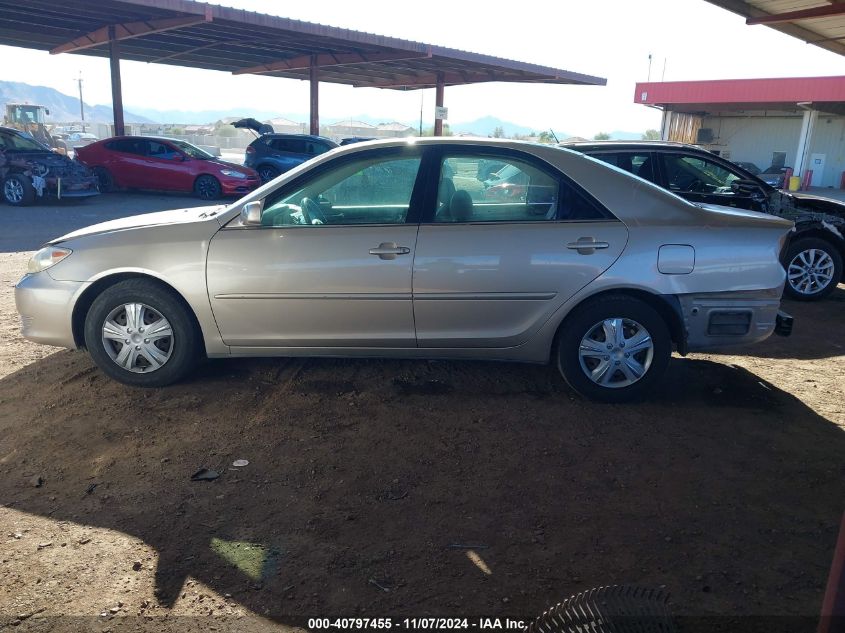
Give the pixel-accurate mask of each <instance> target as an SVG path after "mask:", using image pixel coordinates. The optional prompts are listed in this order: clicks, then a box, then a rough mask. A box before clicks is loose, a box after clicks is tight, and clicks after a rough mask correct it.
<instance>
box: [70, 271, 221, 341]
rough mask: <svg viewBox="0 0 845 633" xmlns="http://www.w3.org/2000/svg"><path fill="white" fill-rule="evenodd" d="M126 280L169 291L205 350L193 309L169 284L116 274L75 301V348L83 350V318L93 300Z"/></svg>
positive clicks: (152, 278)
mask: <svg viewBox="0 0 845 633" xmlns="http://www.w3.org/2000/svg"><path fill="white" fill-rule="evenodd" d="M127 279H144V280H146V281H150V282H152V283H154V284H156V285H158V286H161V287H162V288H164V289H166V290H167V291H169V292H170V293H171V294H173V296H174V297H176V298H177V299H178V300H179V301H180V302H181V303H182V306H183V307H184V308H185V310H186V311H187V312H188V314H189V315H190V317H191V320H192V321H193V322H194V327H195V328H196V330H197V333H198V334H199V337H200V341H201V343H202V346H203V348H205V338H204V336H203V332H202V328H201V327H200V324H199V320H198V319H197V315H196V314H195V313H194V310H193V308H191V306H190V304H189V303H188V302H187V301H185V299H184V298H183V297H182V295H181V294H179V292H178V291H177V290H176V289H175V288H174V287H173V286H171V285H170V284H167V283H165V282H163V281H161V279H156V278H155V277H150V276H149V275H144V274H142V273H117V274H114V275H109V276H108V277H103V278H102V279H98V280H97V281H95V282H94V283H93V284H91V285H90V286H89V287H88V288H86V289H85V292H83V293H82V296H80V297H79V299H78V300H77V301H76V305H74V306H73V314H72V316H71V326H72V328H73V342H74V343H75V344H76V347H77V348H80V349H82V348H84V347H85V317H86V316H87V315H88V310H89V309H90V308H91V304H93V303H94V300H95V299H96V298H97V297H99V296H100V295H101V294H102V293H103V292H104V291H105V290H106V289H107V288H111V287H112V286H113V285H115V284H117V283H120V282H121V281H126V280H127Z"/></svg>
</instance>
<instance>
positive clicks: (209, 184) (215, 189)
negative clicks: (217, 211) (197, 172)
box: [194, 174, 223, 200]
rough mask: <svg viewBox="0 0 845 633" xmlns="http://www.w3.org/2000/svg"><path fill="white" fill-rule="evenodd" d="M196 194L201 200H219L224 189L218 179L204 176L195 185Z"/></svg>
mask: <svg viewBox="0 0 845 633" xmlns="http://www.w3.org/2000/svg"><path fill="white" fill-rule="evenodd" d="M194 194H195V195H196V196H197V198H200V199H201V200H217V198H219V197H220V196H222V195H223V188H222V187H221V186H220V181H219V180H217V178H215V177H214V176H209V175H208V174H204V175H202V176H200V177H199V178H197V181H196V182H195V183H194Z"/></svg>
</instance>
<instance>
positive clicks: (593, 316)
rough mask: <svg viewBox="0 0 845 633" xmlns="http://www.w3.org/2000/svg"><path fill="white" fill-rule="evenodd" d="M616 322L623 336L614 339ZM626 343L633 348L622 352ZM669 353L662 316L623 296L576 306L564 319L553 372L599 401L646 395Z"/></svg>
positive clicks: (649, 307) (668, 340) (643, 303)
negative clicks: (555, 367) (632, 350)
mask: <svg viewBox="0 0 845 633" xmlns="http://www.w3.org/2000/svg"><path fill="white" fill-rule="evenodd" d="M619 323H621V324H622V328H621V332H622V338H621V339H616V338H615V336H613V334H614V332H615V331H616V330H618V329H619V328H618V324H619ZM605 324H606V325H607V327H605ZM611 326H615V329H614V327H611ZM608 327H610V329H608ZM609 335H610V336H609ZM608 338H610V339H611V340H610V342H609V343H608ZM582 344H583V351H582ZM608 344H610V345H611V349H607V347H606V346H607V345H608ZM626 345H627V346H628V350H631V349H635V350H636V351H634V352H633V353H631V352H630V351H627V350H625V346H626ZM632 345H633V347H632ZM590 352H595V353H590ZM671 354H672V340H671V337H670V335H669V328H668V327H667V325H666V322H665V321H664V320H663V317H661V316H660V314H658V312H657V311H656V310H655V309H654V308H652V307H651V306H650V305H648V304H647V303H645V302H644V301H641V300H640V299H636V298H634V297H628V296H624V295H611V296H607V297H602V298H599V299H596V300H594V301H591V302H589V303H587V304H585V305H583V306H581V307H579V308H576V309H575V310H574V311H573V313H572V314H571V315H570V316H569V317H568V318H567V319H566V320H565V321H564V322H563V325H562V326H561V331H560V333H559V335H558V337H557V349H556V350H555V358H556V360H557V366H558V370H559V371H560V373H561V375H562V376H563V378H564V379H565V380H566V382H567V383H568V384H569V386H570V387H572V388H573V389H574V390H575V391H577V392H578V393H580V394H581V395H583V396H585V397H587V398H589V399H591V400H600V401H603V402H626V401H629V400H634V399H637V398H640V397H642V396H643V395H645V394H646V393H647V392H648V391H649V390H651V389H652V388H653V387H654V385H655V383H657V381H658V380H660V378H661V376H662V375H663V374H664V372H665V371H666V367H667V366H668V364H669V358H670V356H671ZM602 369H604V371H602ZM641 370H644V372H642V373H640V371H641ZM588 373H589V374H590V375H588ZM638 374H639V377H637V375H638ZM591 375H593V377H591ZM632 378H633V380H632Z"/></svg>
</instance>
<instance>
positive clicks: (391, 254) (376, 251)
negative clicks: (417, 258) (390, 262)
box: [370, 242, 411, 259]
mask: <svg viewBox="0 0 845 633" xmlns="http://www.w3.org/2000/svg"><path fill="white" fill-rule="evenodd" d="M410 252H411V249H410V248H408V247H407V246H397V245H396V242H382V243H381V244H379V245H378V246H376V247H375V248H371V249H370V255H378V257H379V259H396V256H397V255H407V254H408V253H410Z"/></svg>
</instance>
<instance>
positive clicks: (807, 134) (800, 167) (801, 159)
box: [785, 104, 819, 188]
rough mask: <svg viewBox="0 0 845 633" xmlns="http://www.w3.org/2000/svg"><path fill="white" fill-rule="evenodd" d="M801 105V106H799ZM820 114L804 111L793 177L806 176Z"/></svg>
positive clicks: (786, 185) (787, 185) (786, 184)
mask: <svg viewBox="0 0 845 633" xmlns="http://www.w3.org/2000/svg"><path fill="white" fill-rule="evenodd" d="M799 105H800V104H799ZM818 117H819V113H818V112H817V111H816V110H810V109H809V108H805V109H804V118H803V119H802V121H801V135H800V136H799V137H798V153H797V154H796V155H795V162H794V163H793V164H794V165H795V167H793V171H792V175H793V176H799V177H803V176H804V168H805V167H806V165H807V149H808V148H809V147H810V143H811V141H812V139H813V128H814V127H815V126H816V119H818ZM785 188H789V183H788V182H787V183H785Z"/></svg>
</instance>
